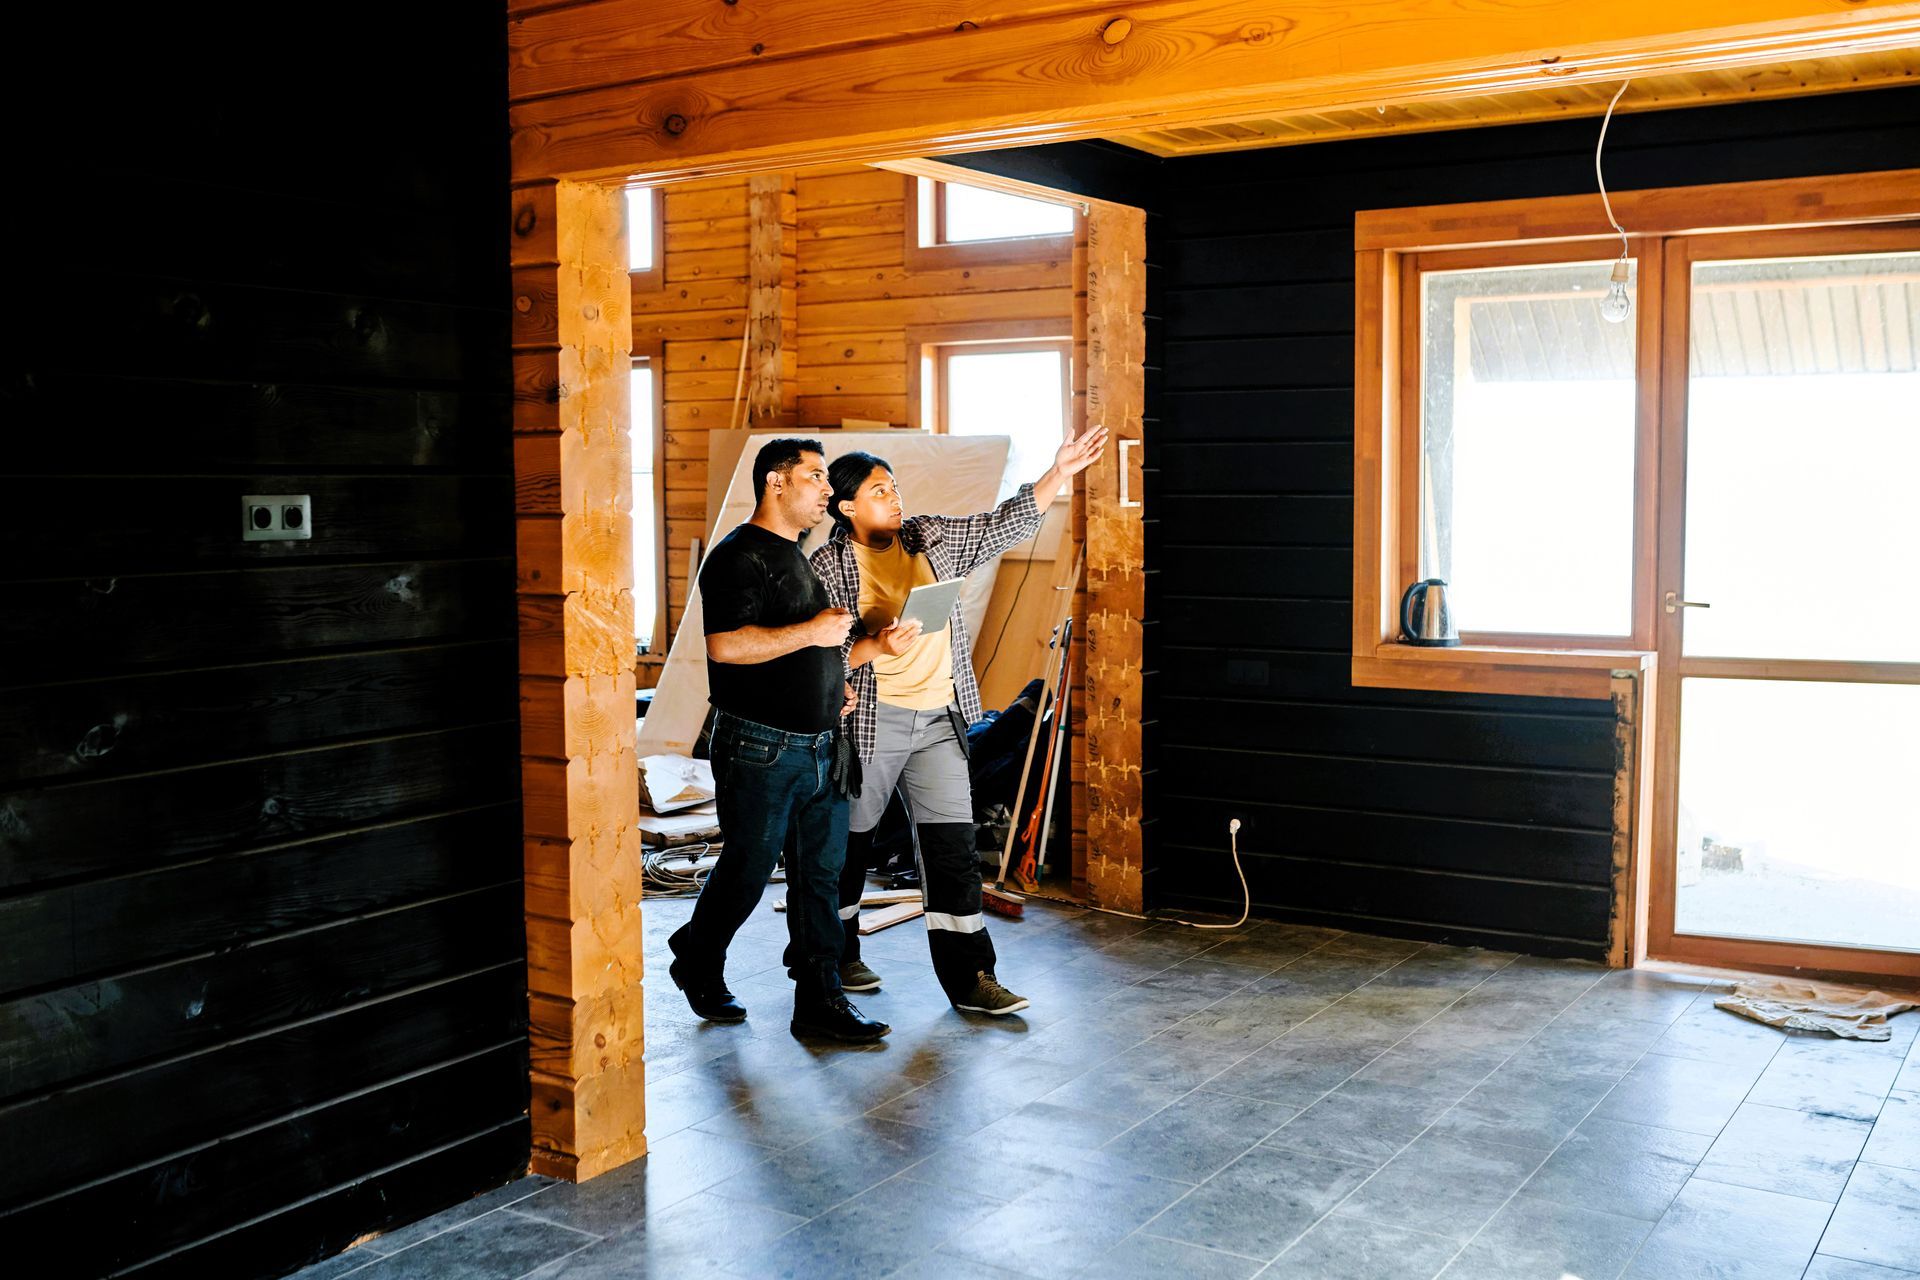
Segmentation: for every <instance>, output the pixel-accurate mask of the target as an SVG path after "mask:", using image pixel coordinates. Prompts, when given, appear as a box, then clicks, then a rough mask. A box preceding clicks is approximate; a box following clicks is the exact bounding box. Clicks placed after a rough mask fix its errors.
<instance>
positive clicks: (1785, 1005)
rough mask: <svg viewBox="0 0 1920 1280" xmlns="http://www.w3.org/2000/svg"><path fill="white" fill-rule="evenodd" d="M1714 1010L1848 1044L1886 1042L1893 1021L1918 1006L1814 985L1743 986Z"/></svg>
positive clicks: (1878, 994)
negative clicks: (1811, 1032) (1827, 1035)
mask: <svg viewBox="0 0 1920 1280" xmlns="http://www.w3.org/2000/svg"><path fill="white" fill-rule="evenodd" d="M1713 1003H1714V1007H1716V1008H1719V1009H1725V1010H1726V1011H1727V1012H1728V1013H1737V1014H1739V1015H1740V1016H1741V1017H1743V1018H1752V1019H1753V1020H1754V1021H1755V1022H1764V1023H1766V1024H1767V1025H1768V1026H1773V1027H1784V1028H1785V1029H1787V1030H1788V1031H1824V1032H1826V1033H1827V1034H1829V1035H1835V1036H1840V1037H1842V1038H1843V1039H1847V1040H1887V1039H1890V1038H1892V1035H1893V1032H1892V1031H1890V1030H1889V1029H1888V1028H1887V1021H1888V1019H1890V1018H1892V1017H1894V1016H1895V1015H1896V1014H1901V1013H1905V1012H1906V1011H1907V1010H1909V1009H1912V1008H1915V1007H1916V1006H1915V1005H1914V1003H1913V1002H1912V1001H1910V1000H1902V999H1900V998H1899V997H1897V996H1890V995H1887V994H1886V993H1885V992H1882V991H1867V990H1863V989H1862V988H1860V987H1831V986H1823V985H1818V984H1815V983H1811V982H1796V981H1790V980H1783V981H1779V982H1742V983H1741V984H1739V985H1738V986H1736V987H1735V988H1734V989H1733V992H1732V994H1731V995H1724V996H1721V997H1720V998H1719V999H1718V1000H1715V1001H1714V1002H1713Z"/></svg>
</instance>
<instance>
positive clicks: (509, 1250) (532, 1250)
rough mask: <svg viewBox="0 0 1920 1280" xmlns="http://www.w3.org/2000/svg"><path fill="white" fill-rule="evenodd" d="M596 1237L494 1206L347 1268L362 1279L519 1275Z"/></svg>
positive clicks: (479, 1279)
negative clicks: (409, 1244)
mask: <svg viewBox="0 0 1920 1280" xmlns="http://www.w3.org/2000/svg"><path fill="white" fill-rule="evenodd" d="M598 1240H599V1237H598V1236H593V1235H588V1234H586V1233H584V1232H580V1231H573V1230H570V1229H569V1228H566V1227H562V1226H558V1225H556V1224H554V1223H551V1222H542V1221H540V1220H539V1219H537V1218H528V1217H524V1216H522V1215H521V1214H518V1213H515V1212H514V1211H513V1210H511V1209H495V1210H494V1211H493V1212H492V1213H487V1214H482V1215H481V1216H480V1217H478V1218H474V1219H473V1220H471V1221H469V1222H465V1223H462V1224H461V1225H460V1226H457V1227H455V1228H454V1229H453V1230H451V1231H443V1232H441V1233H440V1234H439V1235H436V1236H432V1237H430V1238H428V1239H426V1240H423V1241H421V1242H420V1243H419V1244H416V1245H414V1246H412V1247H411V1248H408V1249H403V1250H401V1251H400V1252H399V1253H396V1254H392V1255H391V1256H389V1257H385V1258H382V1259H380V1260H379V1261H378V1262H376V1263H374V1264H373V1265H372V1266H369V1267H363V1268H361V1269H360V1270H359V1271H355V1272H353V1273H352V1274H353V1275H355V1276H357V1277H360V1278H361V1280H447V1277H449V1276H458V1277H460V1280H519V1277H521V1276H524V1275H526V1274H527V1273H528V1272H529V1271H532V1270H533V1269H534V1268H535V1267H539V1266H544V1265H545V1264H547V1263H550V1262H553V1261H555V1260H556V1259H559V1258H563V1257H565V1256H566V1255H568V1254H570V1253H574V1252H577V1251H578V1250H580V1249H584V1248H586V1247H587V1246H589V1245H592V1244H594V1243H596V1242H597V1241H598Z"/></svg>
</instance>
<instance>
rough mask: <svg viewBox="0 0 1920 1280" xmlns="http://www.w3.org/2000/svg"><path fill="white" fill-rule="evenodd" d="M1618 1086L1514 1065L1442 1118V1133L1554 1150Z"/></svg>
mask: <svg viewBox="0 0 1920 1280" xmlns="http://www.w3.org/2000/svg"><path fill="white" fill-rule="evenodd" d="M1612 1087H1613V1082H1612V1081H1610V1080H1606V1079H1602V1078H1599V1077H1596V1076H1590V1075H1563V1074H1560V1073H1557V1072H1550V1071H1543V1070H1541V1069H1540V1068H1539V1067H1537V1066H1534V1065H1533V1064H1531V1063H1516V1062H1509V1063H1507V1064H1506V1065H1505V1066H1502V1067H1501V1068H1500V1069H1499V1070H1498V1071H1495V1072H1494V1073H1493V1074H1492V1075H1490V1076H1488V1077H1487V1078H1486V1079H1485V1080H1484V1081H1482V1082H1481V1083H1480V1085H1479V1086H1478V1087H1476V1088H1475V1089H1474V1090H1473V1092H1472V1093H1469V1094H1468V1095H1467V1096H1466V1097H1464V1098H1462V1099H1461V1100H1460V1101H1459V1102H1458V1103H1457V1104H1455V1106H1454V1107H1453V1109H1452V1110H1450V1111H1448V1112H1447V1113H1446V1115H1444V1116H1442V1117H1440V1119H1439V1120H1438V1122H1436V1124H1435V1125H1434V1128H1435V1129H1436V1130H1437V1131H1439V1132H1444V1133H1452V1134H1456V1135H1458V1136H1459V1137H1463V1138H1478V1139H1481V1140H1483V1141H1486V1142H1502V1143H1505V1144H1506V1145H1508V1146H1511V1147H1534V1148H1537V1149H1539V1150H1541V1151H1551V1150H1553V1149H1554V1148H1555V1147H1557V1146H1559V1145H1560V1142H1561V1140H1562V1139H1564V1138H1565V1137H1566V1136H1567V1135H1568V1134H1569V1133H1572V1132H1573V1130H1574V1127H1575V1126H1576V1125H1578V1124H1579V1123H1580V1122H1581V1121H1582V1120H1584V1119H1586V1117H1587V1113H1588V1112H1590V1111H1592V1110H1593V1108H1594V1106H1595V1105H1596V1104H1597V1103H1598V1102H1599V1101H1600V1099H1601V1098H1603V1097H1605V1096H1606V1094H1607V1093H1608V1091H1609V1090H1610V1089H1612Z"/></svg>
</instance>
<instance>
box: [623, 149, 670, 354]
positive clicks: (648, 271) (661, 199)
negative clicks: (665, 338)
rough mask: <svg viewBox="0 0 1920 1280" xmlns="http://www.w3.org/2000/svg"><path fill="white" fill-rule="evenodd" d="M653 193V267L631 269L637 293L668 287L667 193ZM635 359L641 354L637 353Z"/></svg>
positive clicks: (661, 189)
mask: <svg viewBox="0 0 1920 1280" xmlns="http://www.w3.org/2000/svg"><path fill="white" fill-rule="evenodd" d="M650 189H651V190H652V192H653V200H652V201H651V202H650V203H651V204H652V205H653V265H652V266H650V267H642V268H640V269H638V270H632V269H629V270H628V272H627V277H628V278H629V279H630V280H631V281H632V282H633V289H634V292H636V293H658V292H659V291H660V290H662V289H664V288H666V287H667V191H666V188H665V187H653V188H650ZM634 354H635V358H638V357H639V354H640V353H639V352H637V351H636V352H635V353H634Z"/></svg>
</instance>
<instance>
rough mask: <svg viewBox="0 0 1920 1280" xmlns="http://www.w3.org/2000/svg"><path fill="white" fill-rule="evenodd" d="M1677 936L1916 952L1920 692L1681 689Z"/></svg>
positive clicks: (1711, 683)
mask: <svg viewBox="0 0 1920 1280" xmlns="http://www.w3.org/2000/svg"><path fill="white" fill-rule="evenodd" d="M1680 707H1681V721H1680V836H1679V841H1680V843H1679V846H1678V849H1677V853H1678V858H1677V861H1676V868H1675V872H1676V876H1677V881H1676V889H1675V905H1674V928H1675V929H1676V930H1677V931H1678V932H1680V933H1695V934H1701V933H1704V934H1714V935H1719V936H1724V937H1736V938H1772V939H1781V940H1785V941H1791V942H1824V943H1835V944H1839V945H1843V946H1858V947H1878V948H1897V949H1901V950H1908V951H1914V950H1920V827H1916V826H1915V824H1914V821H1913V814H1912V812H1911V810H1912V803H1911V800H1910V799H1909V797H1910V795H1911V793H1912V791H1913V782H1914V779H1915V778H1920V685H1871V684H1838V683H1832V684H1828V683H1815V682H1812V681H1789V680H1704V679H1689V680H1683V681H1682V682H1681V687H1680Z"/></svg>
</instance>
